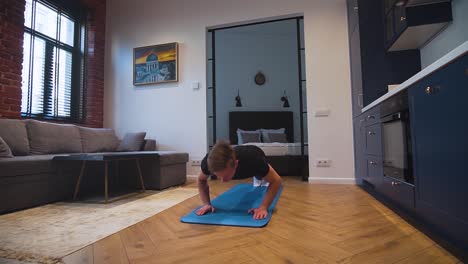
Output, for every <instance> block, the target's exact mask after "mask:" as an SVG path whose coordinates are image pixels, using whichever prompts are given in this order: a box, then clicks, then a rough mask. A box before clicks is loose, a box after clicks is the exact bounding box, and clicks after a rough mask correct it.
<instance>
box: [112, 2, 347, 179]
mask: <svg viewBox="0 0 468 264" xmlns="http://www.w3.org/2000/svg"><path fill="white" fill-rule="evenodd" d="M298 13H301V14H303V15H304V33H305V53H306V62H307V63H306V79H307V80H308V81H307V104H308V106H309V117H308V127H309V132H308V138H309V162H310V180H311V181H324V182H353V181H354V180H353V179H354V173H353V151H352V125H351V124H352V118H351V117H352V115H351V89H350V66H349V54H348V48H349V47H348V35H347V17H346V3H345V0H309V1H303V0H290V1H284V0H256V1H251V0H250V1H249V0H238V1H227V0H198V1H189V0H173V1H166V2H164V3H161V2H157V1H144V0H133V1H127V0H108V3H107V24H106V26H107V30H106V65H105V105H104V106H105V114H104V122H105V125H106V126H108V127H113V128H115V129H116V131H117V132H118V134H119V135H123V134H124V133H125V132H127V131H139V130H142V131H147V132H148V134H147V135H148V137H149V138H155V139H157V140H158V143H159V147H160V148H161V149H171V150H178V151H186V152H188V153H189V154H190V157H191V158H200V157H203V156H204V154H205V151H206V145H207V142H206V125H207V124H206V68H205V65H206V62H205V58H206V49H205V48H206V47H205V45H206V42H205V32H206V27H211V26H217V25H223V24H229V23H237V22H241V21H251V20H256V19H259V18H269V17H278V16H284V15H289V14H298ZM174 41H176V42H179V44H180V47H179V52H180V57H179V63H180V64H179V78H180V80H179V82H178V83H168V84H161V85H149V86H144V87H141V86H140V87H134V86H133V85H132V51H133V48H135V47H141V46H147V45H153V44H160V43H168V42H174ZM193 81H199V82H200V84H201V88H200V89H199V90H192V89H191V88H190V84H191V82H193ZM316 108H329V109H330V116H329V117H328V118H314V117H312V116H311V115H310V113H311V112H312V111H311V110H314V109H316ZM317 158H329V159H332V160H333V164H332V167H331V168H315V167H313V166H312V163H313V161H314V160H315V159H317Z"/></svg>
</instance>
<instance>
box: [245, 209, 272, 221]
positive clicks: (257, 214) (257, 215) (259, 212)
mask: <svg viewBox="0 0 468 264" xmlns="http://www.w3.org/2000/svg"><path fill="white" fill-rule="evenodd" d="M252 213H253V218H254V219H255V220H260V219H263V218H266V217H267V215H268V211H267V209H266V208H263V207H259V208H252V209H250V210H249V214H252Z"/></svg>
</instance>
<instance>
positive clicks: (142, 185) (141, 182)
mask: <svg viewBox="0 0 468 264" xmlns="http://www.w3.org/2000/svg"><path fill="white" fill-rule="evenodd" d="M135 161H136V165H137V169H138V175H139V177H140V184H141V189H143V191H145V183H144V182H143V175H142V174H141V168H140V162H139V160H138V159H135Z"/></svg>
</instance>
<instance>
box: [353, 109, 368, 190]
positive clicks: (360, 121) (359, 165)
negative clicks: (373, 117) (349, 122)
mask: <svg viewBox="0 0 468 264" xmlns="http://www.w3.org/2000/svg"><path fill="white" fill-rule="evenodd" d="M365 121H366V118H365V115H361V116H358V117H357V118H355V119H354V121H353V123H354V124H353V128H354V142H355V143H354V169H355V176H356V183H357V184H361V183H362V179H363V178H365V177H366V175H367V165H366V163H367V160H366V156H365V151H366V149H365V146H366V145H365V144H366V143H365V141H366V126H365Z"/></svg>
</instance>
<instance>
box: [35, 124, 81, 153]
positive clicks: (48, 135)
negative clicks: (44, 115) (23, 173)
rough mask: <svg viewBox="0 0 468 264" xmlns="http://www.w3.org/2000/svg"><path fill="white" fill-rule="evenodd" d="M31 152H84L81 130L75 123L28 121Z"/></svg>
mask: <svg viewBox="0 0 468 264" xmlns="http://www.w3.org/2000/svg"><path fill="white" fill-rule="evenodd" d="M26 127H27V130H28V136H29V145H30V152H31V154H35V155H40V154H53V153H77V152H82V147H81V137H80V131H79V129H78V127H77V126H75V125H68V124H55V123H48V122H40V121H36V120H28V121H27V125H26Z"/></svg>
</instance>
